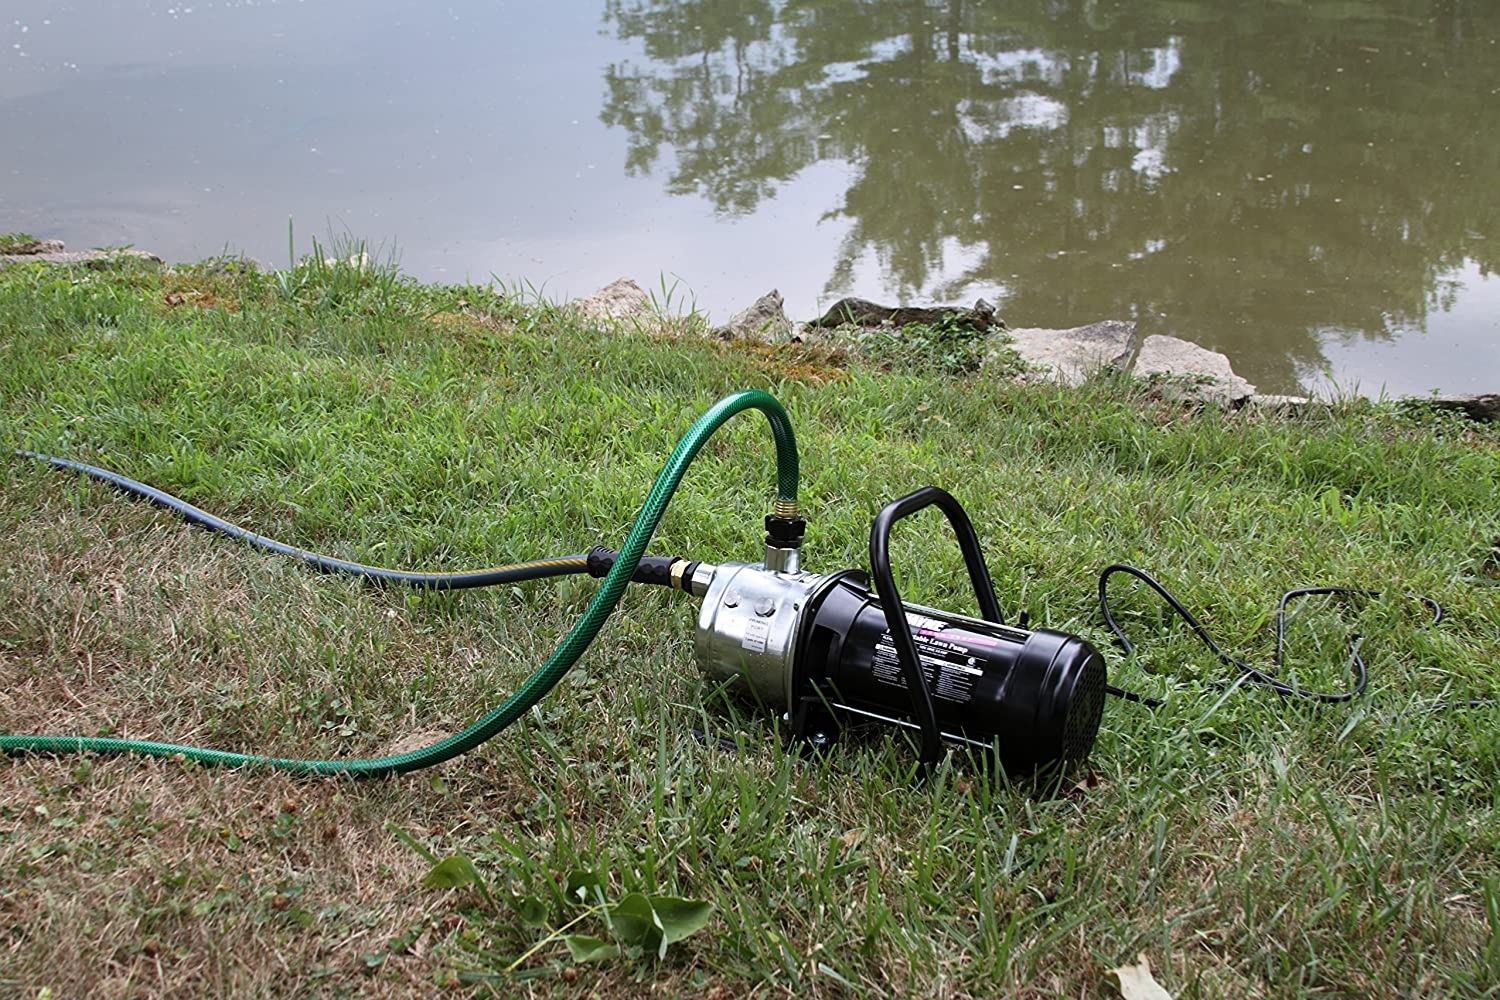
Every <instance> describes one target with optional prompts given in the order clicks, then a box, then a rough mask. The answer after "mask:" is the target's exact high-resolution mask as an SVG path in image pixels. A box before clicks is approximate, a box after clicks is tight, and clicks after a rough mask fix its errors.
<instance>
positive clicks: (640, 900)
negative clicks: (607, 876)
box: [608, 892, 666, 956]
mask: <svg viewBox="0 0 1500 1000" xmlns="http://www.w3.org/2000/svg"><path fill="white" fill-rule="evenodd" d="M608 912H609V922H610V927H611V928H612V929H613V931H614V935H615V940H617V941H619V942H620V943H621V944H624V945H626V946H628V947H632V948H640V949H641V950H642V951H646V950H655V951H657V954H658V956H660V955H663V954H665V953H666V941H665V940H663V938H662V932H661V924H660V923H659V922H658V921H657V919H656V911H655V910H653V909H652V908H651V901H650V900H649V899H647V898H646V897H645V896H643V895H641V894H640V893H638V892H632V893H631V894H630V895H628V896H626V897H625V898H624V899H622V900H620V901H619V902H618V903H616V904H615V905H614V906H611V907H609V908H608Z"/></svg>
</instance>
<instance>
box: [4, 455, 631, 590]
mask: <svg viewBox="0 0 1500 1000" xmlns="http://www.w3.org/2000/svg"><path fill="white" fill-rule="evenodd" d="M16 454H17V455H21V456H24V457H26V458H34V459H37V460H38V461H42V462H46V463H47V464H49V465H51V466H53V467H55V468H58V469H67V470H71V471H73V472H81V473H83V474H84V475H86V476H88V477H89V478H91V479H97V480H98V481H99V482H101V483H108V484H109V485H111V486H114V487H116V488H117V489H120V490H123V491H124V492H126V493H129V494H132V495H134V496H138V497H140V498H142V499H143V500H149V501H150V502H151V503H153V504H155V505H156V506H158V507H164V508H166V509H167V510H170V511H172V512H173V513H174V514H177V515H178V516H180V517H181V518H182V519H183V520H185V521H187V522H188V523H189V524H195V525H197V526H198V527H200V528H205V529H207V530H209V531H213V532H217V533H218V534H221V535H227V536H229V537H230V538H233V539H236V540H238V541H241V542H244V543H245V544H246V545H250V546H252V547H254V548H257V549H262V550H264V551H266V552H274V553H276V554H277V555H282V556H290V557H291V558H293V559H297V560H299V561H300V562H302V563H304V564H306V565H307V566H309V567H311V568H312V569H315V570H317V571H318V572H319V573H344V574H348V575H350V576H357V577H359V578H360V579H363V580H366V581H368V582H370V583H373V584H377V585H379V586H391V585H395V586H403V587H416V588H418V589H422V590H466V589H469V588H472V587H494V586H498V585H501V584H507V583H521V582H522V581H525V580H543V579H547V578H549V577H554V576H571V575H573V574H580V573H587V572H589V559H588V554H587V553H582V552H580V553H578V554H576V555H566V556H551V557H548V558H544V559H533V560H530V561H528V562H523V563H513V564H511V565H509V566H492V567H490V568H488V569H476V570H464V571H461V572H457V573H421V572H412V571H409V570H400V569H386V568H384V567H381V566H366V565H365V564H364V563H357V562H351V561H350V560H348V559H336V558H334V557H333V556H325V555H319V554H318V553H316V552H311V551H309V550H307V549H299V548H297V547H296V546H295V545H288V544H286V543H285V542H278V541H276V539H274V538H267V537H266V536H265V535H259V534H256V533H255V532H253V531H250V530H248V529H246V528H242V527H240V526H239V525H237V524H233V523H231V522H229V521H226V520H224V519H223V518H222V517H219V516H218V515H216V514H210V513H209V512H208V511H206V510H204V509H202V508H201V507H195V506H193V505H192V504H190V503H188V502H187V501H186V500H180V499H178V498H177V497H174V496H172V495H171V494H170V493H166V492H163V491H162V490H159V489H157V488H156V487H154V486H148V485H146V484H145V483H142V482H139V481H137V480H134V479H130V478H128V477H126V476H122V475H120V474H119V473H118V472H111V471H109V470H108V469H102V468H100V467H99V466H97V465H88V464H86V463H84V462H75V461H73V460H72V459H68V458H57V457H55V456H52V455H42V454H38V453H37V452H34V451H17V452H16ZM612 564H613V561H612V560H611V565H612ZM605 569H606V571H607V570H608V567H605ZM601 575H602V574H601Z"/></svg>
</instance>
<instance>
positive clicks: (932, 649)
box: [590, 486, 1105, 773]
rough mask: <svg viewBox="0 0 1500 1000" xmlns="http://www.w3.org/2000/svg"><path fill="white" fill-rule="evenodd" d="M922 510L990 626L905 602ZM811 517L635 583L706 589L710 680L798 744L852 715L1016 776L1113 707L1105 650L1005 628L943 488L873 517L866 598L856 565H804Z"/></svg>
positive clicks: (828, 737)
mask: <svg viewBox="0 0 1500 1000" xmlns="http://www.w3.org/2000/svg"><path fill="white" fill-rule="evenodd" d="M927 507H937V508H938V509H939V510H941V511H942V512H943V513H944V514H945V515H946V516H947V518H948V523H949V524H950V525H951V526H952V528H953V531H954V533H955V534H956V535H957V536H958V542H959V547H960V549H961V550H962V552H963V557H964V563H965V565H966V567H967V568H968V572H969V579H970V582H971V583H972V584H973V587H974V592H975V596H976V597H977V598H978V601H979V608H980V613H981V614H983V615H984V618H983V619H982V620H981V619H978V618H969V617H966V616H963V615H957V614H953V613H951V612H946V611H938V610H935V609H932V608H927V607H922V606H919V605H915V604H907V603H905V602H903V601H902V600H901V595H900V593H899V592H898V591H897V589H896V583H895V579H894V577H893V575H892V573H891V561H890V537H891V529H892V528H893V527H894V526H895V524H896V522H897V521H899V520H901V519H902V518H905V517H908V516H910V515H912V514H915V513H917V512H918V511H920V510H923V509H925V508H927ZM805 527H806V524H805V522H804V521H803V520H802V519H801V518H800V517H796V516H785V515H778V514H772V515H771V516H770V517H767V518H766V551H765V559H764V560H763V561H762V562H760V563H756V564H749V563H721V564H719V565H710V564H708V563H701V562H689V561H687V560H685V559H668V558H662V557H652V556H647V557H646V559H644V560H642V563H641V566H640V567H639V569H638V570H637V572H636V575H635V580H636V581H637V582H647V583H662V584H665V585H667V586H671V587H673V588H675V589H678V590H682V591H685V592H687V593H690V594H693V595H694V596H697V597H701V598H702V599H703V604H702V609H701V610H700V612H699V614H698V629H697V638H696V641H695V643H694V650H695V652H696V655H697V659H698V665H699V666H700V667H701V668H702V670H703V672H704V674H706V675H707V677H708V678H709V679H710V680H713V681H718V682H721V683H724V684H725V685H726V686H727V687H729V688H731V689H737V690H739V691H741V692H743V693H745V694H748V695H749V696H750V697H752V698H754V699H755V700H756V701H757V702H759V703H760V704H762V705H765V706H767V707H769V708H772V709H775V710H777V711H780V712H782V713H783V717H784V719H785V721H786V722H788V723H789V724H790V728H791V734H792V736H793V738H795V739H797V740H801V741H804V742H805V743H807V744H808V745H810V746H812V747H815V748H821V747H824V746H827V745H829V744H830V743H832V742H833V741H834V740H836V739H837V738H838V736H839V734H840V733H841V732H842V730H843V729H844V728H845V727H847V726H848V725H850V724H851V723H874V724H879V725H885V726H895V727H900V728H905V729H911V730H915V731H917V733H918V734H919V735H920V755H921V761H922V763H923V764H924V765H925V766H931V765H932V764H935V763H937V762H938V761H939V760H941V759H942V756H943V753H944V749H945V747H944V744H945V743H952V744H957V745H960V746H968V747H972V748H975V749H977V750H980V751H992V750H993V751H995V752H996V753H997V755H998V759H999V761H1000V762H1001V763H1002V764H1003V765H1004V766H1005V767H1006V769H1007V770H1009V771H1011V772H1013V773H1024V772H1029V771H1032V770H1035V769H1039V768H1049V767H1052V766H1055V765H1066V764H1071V763H1075V762H1078V761H1081V760H1083V759H1084V758H1085V757H1087V756H1088V754H1089V751H1090V750H1091V749H1092V748H1093V745H1094V738H1095V736H1096V734H1097V733H1098V731H1099V720H1100V717H1101V716H1102V714H1103V710H1104V693H1105V667H1104V659H1103V657H1101V656H1100V655H1099V652H1098V651H1097V650H1096V649H1094V647H1093V646H1091V645H1089V644H1088V643H1087V642H1085V641H1084V640H1082V639H1080V638H1078V637H1077V636H1072V635H1067V634H1065V633H1062V632H1053V631H1049V630H1046V629H1036V630H1030V631H1028V630H1027V629H1026V628H1025V627H1024V626H1025V622H1024V620H1023V622H1022V623H1021V626H1020V627H1016V626H1009V625H1006V624H1005V621H1004V619H1003V618H1002V617H1001V613H1000V606H999V603H998V601H997V600H996V598H995V590H994V585H993V584H992V583H991V582H990V575H989V571H988V569H987V568H986V566H985V561H984V554H983V552H982V551H981V550H980V547H979V539H978V536H977V535H976V534H975V531H974V527H973V524H972V523H971V522H970V520H969V516H968V514H967V513H966V512H965V511H964V509H963V507H962V506H961V505H960V504H959V502H958V501H957V500H955V499H954V498H953V497H952V496H951V495H950V494H948V493H946V492H945V491H943V490H941V489H938V488H937V487H935V486H926V487H923V488H922V489H919V490H917V491H915V492H914V493H909V494H907V495H906V496H904V497H901V498H900V499H899V500H895V501H893V502H891V503H890V504H888V505H886V507H885V508H883V509H882V510H881V511H880V513H879V514H878V515H877V516H876V518H875V520H874V522H873V523H872V524H871V526H870V571H871V575H872V576H873V577H874V591H873V592H872V591H871V587H870V582H869V578H868V577H866V575H865V574H864V573H862V572H861V571H859V570H854V569H846V570H842V571H839V572H835V573H826V574H818V573H810V572H806V571H804V570H803V569H802V568H801V565H800V554H801V544H802V536H803V533H804V530H805ZM613 555H614V553H612V552H610V551H609V550H607V549H595V550H594V551H593V552H591V553H590V563H591V566H590V572H592V573H595V574H596V575H602V571H603V569H604V568H606V567H607V566H608V564H609V563H611V562H612V557H613ZM918 664H920V667H919V666H918Z"/></svg>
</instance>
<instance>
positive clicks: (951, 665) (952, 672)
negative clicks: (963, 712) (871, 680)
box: [870, 615, 993, 705]
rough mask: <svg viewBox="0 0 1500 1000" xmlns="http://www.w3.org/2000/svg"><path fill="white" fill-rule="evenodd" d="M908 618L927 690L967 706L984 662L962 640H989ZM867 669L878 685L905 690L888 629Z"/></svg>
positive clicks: (913, 617) (931, 621)
mask: <svg viewBox="0 0 1500 1000" xmlns="http://www.w3.org/2000/svg"><path fill="white" fill-rule="evenodd" d="M908 617H909V619H910V621H911V631H912V639H913V641H914V642H915V643H916V645H917V658H918V659H919V660H921V662H922V672H923V674H925V675H926V677H927V689H928V690H929V691H930V692H932V696H933V697H934V698H941V699H943V700H944V701H951V702H953V703H955V704H959V705H964V704H968V702H969V701H970V700H971V699H972V698H973V697H974V682H975V681H976V680H978V679H979V678H980V677H982V676H984V661H983V659H982V658H981V657H980V656H976V655H975V651H974V650H972V649H970V648H969V647H968V646H967V645H965V644H964V640H965V639H972V640H978V641H979V642H980V643H991V642H993V640H989V639H987V638H986V637H984V636H980V635H977V634H975V633H970V632H965V631H963V630H961V629H949V628H948V627H947V623H946V622H941V621H937V620H936V619H929V618H919V617H918V616H915V615H911V616H908ZM870 666H871V668H872V670H873V672H874V674H875V679H876V680H878V681H880V682H881V683H883V684H889V685H890V686H892V687H898V688H905V687H906V676H905V674H904V673H902V670H901V661H900V659H899V658H898V657H897V655H896V644H895V642H894V641H893V640H892V639H891V633H890V631H889V630H887V631H885V632H882V633H881V634H880V639H879V640H878V641H876V643H875V655H874V656H873V657H872V658H871V661H870Z"/></svg>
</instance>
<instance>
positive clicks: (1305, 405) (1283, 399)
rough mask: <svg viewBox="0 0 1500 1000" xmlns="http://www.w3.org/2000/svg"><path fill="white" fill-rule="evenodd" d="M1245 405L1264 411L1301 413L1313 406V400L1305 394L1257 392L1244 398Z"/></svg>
mask: <svg viewBox="0 0 1500 1000" xmlns="http://www.w3.org/2000/svg"><path fill="white" fill-rule="evenodd" d="M1245 405H1246V406H1250V407H1254V408H1255V409H1257V410H1260V411H1262V412H1265V413H1287V414H1292V413H1303V412H1305V411H1307V410H1308V409H1310V408H1311V407H1313V406H1314V405H1316V404H1314V402H1313V401H1312V400H1311V399H1309V398H1308V397H1306V396H1279V395H1277V394H1276V393H1271V392H1266V393H1262V392H1257V393H1256V394H1255V395H1253V396H1251V397H1250V398H1249V399H1247V400H1245Z"/></svg>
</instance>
